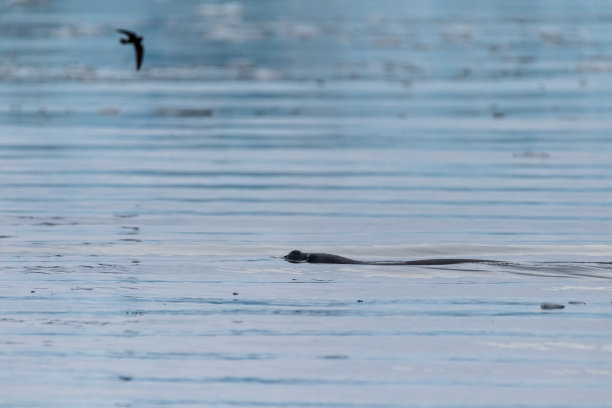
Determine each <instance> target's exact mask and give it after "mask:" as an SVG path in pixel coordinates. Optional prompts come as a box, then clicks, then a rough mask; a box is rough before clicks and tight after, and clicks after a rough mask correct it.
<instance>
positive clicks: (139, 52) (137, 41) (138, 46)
mask: <svg viewBox="0 0 612 408" xmlns="http://www.w3.org/2000/svg"><path fill="white" fill-rule="evenodd" d="M117 32H119V33H121V34H125V35H127V38H121V39H120V40H119V41H120V42H121V44H129V43H132V44H134V52H135V53H136V71H138V70H139V69H140V65H141V64H142V56H143V54H144V47H143V46H142V40H143V38H142V37H141V36H139V35H137V34H136V33H133V32H131V31H128V30H122V29H120V28H118V29H117Z"/></svg>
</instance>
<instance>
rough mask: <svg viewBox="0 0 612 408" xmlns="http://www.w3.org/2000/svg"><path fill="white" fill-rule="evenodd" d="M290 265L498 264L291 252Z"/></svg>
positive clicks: (461, 260) (454, 259) (286, 258)
mask: <svg viewBox="0 0 612 408" xmlns="http://www.w3.org/2000/svg"><path fill="white" fill-rule="evenodd" d="M284 258H285V260H286V261H287V262H291V263H302V262H308V263H323V264H355V265H452V264H462V263H483V262H485V263H499V261H492V260H489V259H469V258H465V259H464V258H447V259H444V258H442V259H417V260H414V261H358V260H356V259H350V258H345V257H343V256H340V255H334V254H326V253H322V252H319V253H317V252H314V253H307V252H302V251H298V250H297V249H296V250H293V251H291V252H289V253H288V254H287V255H285V256H284Z"/></svg>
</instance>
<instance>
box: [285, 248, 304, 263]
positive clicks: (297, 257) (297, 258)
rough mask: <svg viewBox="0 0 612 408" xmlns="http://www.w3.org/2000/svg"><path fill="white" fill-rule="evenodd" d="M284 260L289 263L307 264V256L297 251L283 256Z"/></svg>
mask: <svg viewBox="0 0 612 408" xmlns="http://www.w3.org/2000/svg"><path fill="white" fill-rule="evenodd" d="M284 258H285V260H286V261H288V262H291V263H300V262H308V254H307V253H304V252H302V251H298V250H297V249H295V250H293V251H291V252H289V253H288V254H287V255H285V256H284Z"/></svg>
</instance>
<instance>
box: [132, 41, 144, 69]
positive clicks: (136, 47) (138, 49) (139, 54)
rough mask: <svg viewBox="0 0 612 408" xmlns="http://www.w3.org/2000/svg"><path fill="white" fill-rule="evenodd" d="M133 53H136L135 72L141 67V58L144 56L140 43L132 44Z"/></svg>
mask: <svg viewBox="0 0 612 408" xmlns="http://www.w3.org/2000/svg"><path fill="white" fill-rule="evenodd" d="M134 51H136V71H138V70H140V65H142V56H143V55H144V47H143V46H142V44H141V43H140V42H137V43H136V44H134Z"/></svg>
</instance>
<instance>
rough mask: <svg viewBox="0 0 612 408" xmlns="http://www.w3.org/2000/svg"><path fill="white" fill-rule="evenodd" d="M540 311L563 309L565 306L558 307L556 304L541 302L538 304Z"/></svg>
mask: <svg viewBox="0 0 612 408" xmlns="http://www.w3.org/2000/svg"><path fill="white" fill-rule="evenodd" d="M540 309H542V310H554V309H565V306H564V305H560V304H558V303H550V302H543V303H541V304H540Z"/></svg>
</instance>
